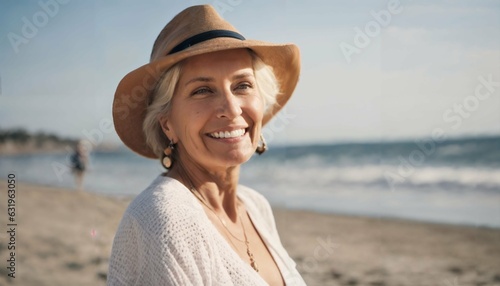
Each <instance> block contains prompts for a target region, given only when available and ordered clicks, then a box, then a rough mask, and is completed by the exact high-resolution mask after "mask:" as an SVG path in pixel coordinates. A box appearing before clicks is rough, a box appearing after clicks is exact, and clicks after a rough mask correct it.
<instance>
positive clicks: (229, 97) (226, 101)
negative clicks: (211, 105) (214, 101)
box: [217, 89, 242, 119]
mask: <svg viewBox="0 0 500 286" xmlns="http://www.w3.org/2000/svg"><path fill="white" fill-rule="evenodd" d="M220 99H221V100H220V105H219V111H218V114H217V117H218V118H227V119H234V118H236V117H238V116H240V115H241V113H242V109H241V100H240V98H238V96H236V95H235V94H233V92H232V91H231V90H230V89H225V90H224V92H223V93H222V95H221V96H220Z"/></svg>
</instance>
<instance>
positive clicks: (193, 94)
mask: <svg viewBox="0 0 500 286" xmlns="http://www.w3.org/2000/svg"><path fill="white" fill-rule="evenodd" d="M170 110H171V111H170V112H169V114H168V115H167V116H166V117H165V119H164V120H162V126H163V128H164V131H165V133H166V135H167V136H168V137H169V138H170V139H173V141H174V142H175V143H178V144H177V149H178V152H179V155H180V157H181V158H182V159H188V160H190V161H192V162H196V163H198V164H200V165H201V166H203V167H204V168H206V169H217V168H227V167H232V166H237V165H240V164H242V163H244V162H246V161H247V160H248V159H250V157H251V156H252V154H253V153H254V152H255V149H256V147H257V143H258V140H259V136H260V133H261V127H262V117H263V113H264V103H263V100H262V98H261V96H260V95H259V93H258V89H257V86H256V82H255V76H254V71H253V68H252V58H251V56H250V54H249V53H248V51H247V50H245V49H236V50H229V51H221V52H214V53H209V54H203V55H199V56H195V57H191V58H189V59H187V60H186V61H185V62H184V63H183V65H182V72H181V76H180V78H179V82H178V83H177V87H176V91H175V93H174V96H173V98H172V102H171V109H170ZM186 156H187V157H186Z"/></svg>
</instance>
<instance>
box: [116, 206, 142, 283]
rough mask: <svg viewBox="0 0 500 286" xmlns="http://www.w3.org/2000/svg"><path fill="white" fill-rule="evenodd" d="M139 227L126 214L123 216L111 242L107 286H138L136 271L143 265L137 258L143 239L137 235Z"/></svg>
mask: <svg viewBox="0 0 500 286" xmlns="http://www.w3.org/2000/svg"><path fill="white" fill-rule="evenodd" d="M140 233H141V232H140V231H139V225H138V223H137V221H136V220H135V219H134V218H132V217H131V216H130V215H129V214H128V213H127V212H126V213H125V214H124V216H123V218H122V220H121V222H120V225H119V226H118V230H117V232H116V234H115V238H114V241H113V248H112V251H111V257H110V259H109V270H108V278H107V285H108V286H118V285H138V284H139V281H138V277H139V275H138V271H139V270H140V265H141V264H143V263H144V262H143V261H140V260H141V259H144V257H142V256H139V255H138V254H139V247H141V246H142V245H143V237H141V236H140V235H139V234H140Z"/></svg>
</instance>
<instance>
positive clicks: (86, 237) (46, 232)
mask: <svg viewBox="0 0 500 286" xmlns="http://www.w3.org/2000/svg"><path fill="white" fill-rule="evenodd" d="M0 184H1V185H2V186H7V182H6V181H5V180H0ZM1 190H2V191H1V193H0V196H2V198H7V191H6V188H4V187H2V188H1ZM130 200H131V198H115V197H111V196H105V195H100V194H94V193H88V192H79V191H74V190H69V189H64V188H55V187H46V186H40V185H34V184H28V183H23V182H18V183H17V184H16V222H17V233H18V235H17V237H16V239H17V240H16V246H17V249H16V278H15V279H12V278H8V279H9V280H11V281H7V274H8V271H9V270H7V268H6V267H5V266H6V265H5V264H6V263H7V262H6V261H5V259H4V260H3V261H4V262H3V264H4V265H1V267H0V269H1V270H0V274H1V276H0V284H1V285H4V284H8V283H9V282H10V283H12V284H13V285H67V283H68V281H72V283H74V284H72V285H105V279H106V273H107V263H108V257H109V253H110V251H111V246H112V240H113V236H114V233H115V231H116V228H117V226H118V223H119V221H120V219H121V216H122V214H123V212H124V210H125V208H126V207H127V205H128V203H129V202H130ZM0 201H1V202H2V203H1V205H0V213H2V214H3V215H2V216H0V222H1V225H2V227H3V228H4V229H5V228H6V225H7V215H6V213H7V210H6V208H7V201H6V200H4V199H2V200H0ZM274 213H275V219H276V223H277V227H278V230H279V232H280V236H281V239H282V242H283V245H284V246H285V248H286V249H287V250H288V252H289V254H290V256H291V257H292V258H293V259H294V260H295V261H296V263H297V268H298V270H299V271H300V272H301V273H302V275H303V277H304V279H305V280H306V282H307V283H308V285H380V286H382V285H387V286H389V285H408V286H410V285H411V286H417V285H433V286H435V285H438V286H441V285H442V286H448V285H452V286H459V285H460V286H464V285H500V270H498V266H499V265H500V243H499V241H500V230H498V229H490V228H478V227H471V226H459V225H445V224H437V223H424V222H415V221H406V220H401V219H385V218H384V219H382V218H367V217H358V216H348V215H336V214H325V213H315V212H311V211H300V210H288V209H283V208H274ZM6 230H7V229H5V230H4V231H2V232H1V235H0V238H1V239H0V243H1V245H0V246H1V247H0V253H1V255H2V257H6V258H8V256H7V255H8V250H7V244H6V242H7V241H8V233H7V232H6Z"/></svg>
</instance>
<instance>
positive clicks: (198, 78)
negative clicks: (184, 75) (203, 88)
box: [185, 76, 214, 86]
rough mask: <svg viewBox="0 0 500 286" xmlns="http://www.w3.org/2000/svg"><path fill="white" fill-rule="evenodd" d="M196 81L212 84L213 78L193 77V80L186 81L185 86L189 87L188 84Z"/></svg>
mask: <svg viewBox="0 0 500 286" xmlns="http://www.w3.org/2000/svg"><path fill="white" fill-rule="evenodd" d="M196 81H201V82H212V81H214V78H213V77H202V76H200V77H195V78H192V79H190V80H188V82H186V84H185V86H187V85H189V84H190V83H193V82H196Z"/></svg>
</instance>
